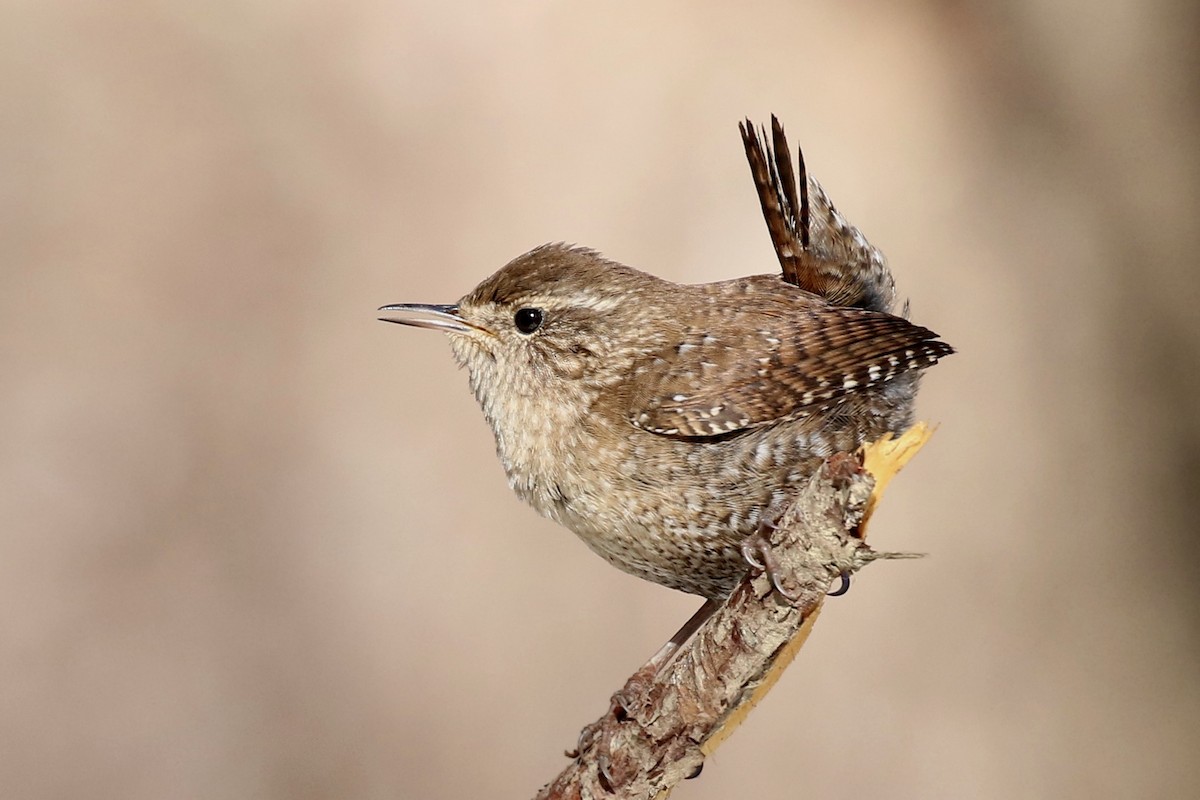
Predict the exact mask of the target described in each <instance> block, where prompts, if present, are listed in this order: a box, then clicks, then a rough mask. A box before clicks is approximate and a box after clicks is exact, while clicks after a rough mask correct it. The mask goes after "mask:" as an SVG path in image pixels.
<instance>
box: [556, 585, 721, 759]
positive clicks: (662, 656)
mask: <svg viewBox="0 0 1200 800" xmlns="http://www.w3.org/2000/svg"><path fill="white" fill-rule="evenodd" d="M722 602H724V601H723V600H705V601H704V605H702V606H700V608H699V609H697V611H696V613H695V614H692V616H691V618H690V619H688V621H687V622H685V623H683V627H682V628H680V629H679V630H678V631H676V632H675V635H674V636H672V637H671V638H670V639H669V640H668V641H667V643H666V644H664V645H663V646H662V647H660V648H659V649H658V652H657V653H655V654H654V655H652V656H650V660H649V661H647V662H646V663H645V664H643V665H642V666H641V667H640V668H639V669H638V671H637V672H635V673H633V675H631V676H630V677H629V680H627V681H626V682H625V685H624V686H623V687H622V688H621V689H620V690H618V691H617V692H616V693H615V694H613V696H612V699H611V700H610V701H609V707H608V714H611V715H612V716H614V717H615V718H616V720H617V721H618V722H620V721H622V720H624V719H626V718H627V717H628V716H629V712H630V710H631V708H632V707H633V705H634V703H635V702H636V700H637V698H639V697H644V696H645V695H646V692H647V691H648V690H649V688H650V685H651V684H652V683H653V682H654V679H655V678H656V677H658V673H659V672H661V671H662V669H663V668H664V667H666V666H667V664H669V663H671V659H672V658H674V657H675V655H676V654H677V653H678V652H679V650H680V649H681V648H682V647H683V646H684V645H685V644H687V642H688V640H689V639H691V638H692V636H693V635H694V634H695V633H696V631H698V630H700V627H701V626H702V625H703V624H704V623H705V622H707V621H708V618H709V617H711V616H712V615H713V614H714V613H716V611H717V609H718V608H720V607H721V603H722ZM608 714H606V715H605V718H604V719H601V720H600V721H599V722H593V723H592V724H590V725H588V726H586V727H585V728H584V729H583V730H582V731H580V732H579V741H578V742H577V743H576V745H575V749H574V750H569V751H567V754H566V755H567V758H578V757H579V755H580V754H581V753H583V751H584V750H586V749H587V748H588V747H589V746H591V743H592V740H593V739H594V738H595V737H596V734H597V733H598V732H599V728H600V726H601V725H603V724H604V722H605V720H606V719H607V717H608Z"/></svg>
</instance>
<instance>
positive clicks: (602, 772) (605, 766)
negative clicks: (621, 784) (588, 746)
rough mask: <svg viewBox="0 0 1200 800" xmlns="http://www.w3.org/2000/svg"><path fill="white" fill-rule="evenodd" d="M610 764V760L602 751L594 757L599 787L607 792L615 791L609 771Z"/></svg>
mask: <svg viewBox="0 0 1200 800" xmlns="http://www.w3.org/2000/svg"><path fill="white" fill-rule="evenodd" d="M611 766H612V762H611V761H610V760H609V758H608V756H606V755H604V754H603V753H601V754H600V755H599V756H598V757H597V758H596V778H597V779H598V780H599V781H600V788H602V789H603V790H604V791H606V792H608V793H609V794H612V793H613V792H614V791H616V789H615V788H614V784H613V777H612V772H611V771H610V767H611Z"/></svg>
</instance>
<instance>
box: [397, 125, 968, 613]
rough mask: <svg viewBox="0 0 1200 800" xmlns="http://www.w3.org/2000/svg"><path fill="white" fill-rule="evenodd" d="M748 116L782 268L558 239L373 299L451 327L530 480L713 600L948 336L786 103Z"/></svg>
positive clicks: (525, 484) (538, 505) (561, 513)
mask: <svg viewBox="0 0 1200 800" xmlns="http://www.w3.org/2000/svg"><path fill="white" fill-rule="evenodd" d="M740 128H741V133H742V138H743V143H744V146H745V149H746V153H747V157H748V159H749V162H750V166H751V173H752V176H753V177H754V181H755V186H756V189H757V191H758V194H759V200H760V204H761V206H762V209H763V214H764V217H765V218H766V220H767V226H768V230H769V232H770V233H771V237H772V242H773V244H774V246H775V249H776V254H777V256H778V258H779V261H780V264H781V267H782V270H781V272H779V273H776V274H757V275H750V276H746V277H738V278H733V279H729V280H722V281H718V282H714V283H702V284H680V283H674V282H671V281H667V280H665V279H662V278H659V277H655V276H654V275H651V274H649V273H646V272H642V271H640V270H637V269H634V268H631V267H628V266H625V265H623V264H620V263H618V262H616V261H613V260H610V259H608V258H606V257H604V256H603V255H601V254H600V253H599V252H597V251H595V250H592V249H589V248H586V247H580V246H575V245H570V244H565V243H552V244H546V245H542V246H539V247H536V248H534V249H533V250H530V251H529V252H527V253H525V254H523V255H520V256H518V257H517V258H515V259H513V260H511V261H510V262H509V263H508V264H506V265H505V266H503V267H502V268H501V269H499V271H497V272H495V273H494V274H493V275H491V276H490V277H488V278H486V279H485V280H484V281H482V282H481V283H480V284H479V285H478V286H476V287H475V288H474V289H473V290H472V291H470V292H469V293H467V294H466V295H465V296H463V297H462V298H461V299H459V300H458V301H457V302H456V303H453V304H445V305H440V304H421V303H397V304H391V305H386V306H383V307H382V308H381V309H380V311H381V312H386V313H387V316H384V317H381V319H382V320H383V321H386V322H392V323H397V324H400V325H406V326H411V327H418V328H428V329H433V330H438V331H441V332H442V333H444V334H446V336H447V338H448V339H449V343H450V347H451V350H452V353H453V355H454V358H455V359H456V360H457V362H458V363H459V364H460V365H462V366H463V367H465V369H466V372H467V375H468V380H469V383H470V387H471V390H472V392H473V393H474V396H475V398H476V400H477V401H478V403H479V406H480V407H481V408H482V410H483V414H484V417H485V418H486V420H487V422H488V425H489V426H490V428H491V430H492V433H493V435H494V438H495V443H496V452H497V455H498V457H499V460H500V463H501V465H502V466H503V469H504V472H505V475H506V476H507V479H508V484H509V486H510V487H511V489H512V490H513V491H514V492H515V493H516V495H517V496H518V497H519V498H521V499H522V500H523V501H525V502H526V503H527V504H529V505H530V506H531V507H532V508H533V509H534V510H535V511H537V512H538V513H539V514H541V515H543V516H545V517H548V518H549V519H551V520H554V521H555V522H557V523H559V524H561V525H562V526H564V527H566V528H568V529H569V530H571V531H573V532H574V533H575V534H577V535H578V537H579V538H580V539H581V540H582V541H583V542H584V543H585V544H586V545H587V546H588V547H589V548H591V549H592V550H593V551H594V552H596V553H597V554H599V555H600V556H601V557H602V558H604V559H605V560H607V561H608V562H609V563H611V564H613V565H614V566H616V567H618V568H619V569H621V570H623V571H625V572H627V573H630V574H632V575H635V576H637V577H640V578H643V579H646V580H649V581H652V582H654V583H657V584H661V585H663V586H667V587H670V588H673V589H677V590H680V591H683V592H687V593H690V594H695V595H699V596H702V597H704V598H706V599H708V600H710V601H716V600H720V599H721V598H724V597H726V596H727V595H728V594H729V593H730V592H731V591H732V590H733V588H734V587H735V586H737V584H738V583H739V582H740V581H741V580H742V578H743V577H744V576H745V575H746V573H747V571H748V570H749V569H750V565H748V563H747V561H748V560H749V561H750V562H751V563H754V562H755V559H754V558H753V557H750V556H749V555H748V553H747V549H746V544H747V542H748V541H751V540H752V539H753V538H754V537H755V536H758V535H761V533H762V531H763V529H764V526H769V525H771V524H773V522H774V520H776V519H777V518H778V516H779V515H780V514H781V513H782V510H783V509H784V508H785V507H786V504H787V503H788V501H789V500H790V499H791V498H793V497H795V496H796V495H797V494H798V493H799V491H800V490H801V489H802V488H803V487H804V486H805V484H806V483H807V482H808V481H809V480H810V479H811V478H812V477H813V475H814V474H815V473H816V471H817V469H818V468H819V467H820V465H821V464H822V463H823V462H824V461H825V460H826V459H827V458H828V457H830V456H832V455H833V454H835V453H842V452H851V451H854V450H855V449H856V448H858V447H860V446H861V445H863V444H865V443H867V442H871V441H874V440H876V439H878V438H880V437H881V436H883V435H884V434H887V433H896V432H900V431H903V430H904V429H905V428H907V427H908V426H909V425H910V424H911V422H912V419H913V401H914V399H915V396H916V392H917V388H918V385H919V380H920V375H921V373H922V372H923V371H924V370H925V369H927V368H928V367H930V366H932V365H934V364H935V363H937V362H938V361H939V360H940V359H942V358H944V357H946V356H947V355H949V354H951V353H952V352H953V348H952V347H951V346H950V345H949V344H947V343H946V342H944V341H942V340H941V338H940V337H939V336H938V335H937V334H935V333H933V332H932V331H930V330H929V329H927V328H924V327H921V326H919V325H916V324H914V323H912V322H910V321H909V320H908V319H907V318H906V317H907V316H908V307H907V305H906V306H905V308H904V310H903V312H902V313H901V314H898V315H897V314H893V313H892V306H893V304H894V302H895V284H894V280H893V278H892V275H891V272H890V270H889V269H888V267H887V265H886V261H885V260H884V259H883V256H882V254H881V253H880V252H879V251H878V250H877V249H875V248H874V247H873V246H871V245H870V244H869V243H868V242H867V240H866V239H865V237H864V236H863V235H862V234H861V233H860V232H859V231H858V229H857V228H855V227H854V226H852V225H850V224H849V223H848V222H846V220H845V219H844V218H843V217H842V216H841V214H840V213H839V212H837V210H836V209H835V208H834V207H833V204H832V203H830V202H829V200H828V197H827V195H826V194H825V192H824V190H823V189H822V187H821V186H820V184H819V183H817V182H816V181H815V179H812V178H811V177H810V176H809V175H808V174H807V170H806V169H805V166H804V161H803V155H802V154H801V155H800V157H799V164H798V169H797V168H793V166H792V163H791V160H790V155H789V151H788V148H787V144H786V138H785V137H784V134H783V129H782V126H781V125H780V124H779V123H778V120H777V119H776V118H774V117H772V135H771V138H770V139H768V138H767V134H766V131H765V129H763V131H762V139H761V140H760V138H759V134H758V133H757V132H756V131H755V130H754V128H753V126H752V125H751V124H750V122H749V120H747V121H746V122H745V123H743V124H742V125H741V126H740ZM797 174H798V175H799V179H797ZM798 184H799V185H798Z"/></svg>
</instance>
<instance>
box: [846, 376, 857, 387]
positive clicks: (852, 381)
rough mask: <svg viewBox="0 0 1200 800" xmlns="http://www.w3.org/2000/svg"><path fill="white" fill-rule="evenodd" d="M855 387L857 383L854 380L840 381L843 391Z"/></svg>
mask: <svg viewBox="0 0 1200 800" xmlns="http://www.w3.org/2000/svg"><path fill="white" fill-rule="evenodd" d="M856 386H858V381H856V380H854V378H846V380H844V381H842V388H843V389H853V388H854V387H856Z"/></svg>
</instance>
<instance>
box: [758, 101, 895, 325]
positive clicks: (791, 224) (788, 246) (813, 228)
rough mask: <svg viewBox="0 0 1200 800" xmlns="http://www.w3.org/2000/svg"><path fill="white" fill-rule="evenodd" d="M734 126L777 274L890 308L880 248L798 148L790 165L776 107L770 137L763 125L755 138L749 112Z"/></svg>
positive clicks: (834, 299) (851, 301) (832, 296)
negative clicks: (811, 171) (838, 204)
mask: <svg viewBox="0 0 1200 800" xmlns="http://www.w3.org/2000/svg"><path fill="white" fill-rule="evenodd" d="M738 128H739V129H740V130H741V132H742V142H743V143H744V144H745V145H746V158H747V159H748V160H749V162H750V173H751V175H752V176H753V177H754V186H755V188H756V189H757V190H758V199H759V202H761V203H762V210H763V217H764V218H765V219H766V221H767V230H768V231H770V234H771V242H772V243H773V244H774V245H775V253H776V255H778V256H779V264H780V266H781V267H782V268H783V279H784V280H785V281H787V282H788V283H793V284H795V285H796V286H799V287H800V288H801V289H805V290H807V291H810V292H812V293H814V294H817V295H820V296H822V297H824V298H825V299H827V300H828V301H829V302H831V303H833V304H834V305H839V306H855V307H857V308H865V309H870V310H872V311H885V312H890V311H891V310H892V305H893V304H894V303H895V300H896V282H895V280H894V279H893V278H892V273H891V270H889V269H888V266H887V261H886V260H885V259H884V257H883V253H881V252H879V250H877V249H876V248H874V247H872V246H871V243H870V242H868V241H867V239H866V237H865V236H863V235H862V233H861V232H860V231H859V230H858V228H856V227H854V226H853V225H851V224H850V223H849V222H847V221H846V218H845V217H843V216H842V215H841V214H840V213H838V210H837V209H836V208H834V207H833V203H831V202H829V197H828V196H827V195H826V194H825V190H824V189H822V188H821V184H819V183H817V181H816V179H815V178H812V177H810V176H809V175H808V171H807V170H806V169H805V167H804V153H803V152H801V151H800V150H797V151H796V154H797V161H798V164H797V167H798V169H797V170H795V171H793V169H792V157H791V154H790V152H789V151H788V143H787V139H786V138H785V137H784V135H783V126H782V125H781V124H779V120H778V119H776V117H775V115H774V114H772V115H771V139H770V140H768V139H767V130H766V127H765V126H764V127H763V128H762V139H761V141H760V139H759V136H758V134H757V133H756V132H755V130H754V125H753V124H752V123H751V122H750V120H749V119H747V120H746V121H745V122H741V123H738ZM772 142H773V143H774V146H773V147H772ZM797 178H798V179H799V193H797Z"/></svg>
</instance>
